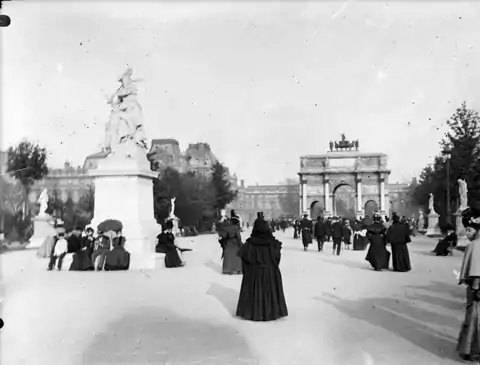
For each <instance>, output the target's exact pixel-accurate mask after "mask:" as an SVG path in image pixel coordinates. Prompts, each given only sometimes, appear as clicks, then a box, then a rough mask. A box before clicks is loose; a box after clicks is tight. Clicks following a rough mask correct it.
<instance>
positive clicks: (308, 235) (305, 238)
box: [302, 229, 313, 246]
mask: <svg viewBox="0 0 480 365" xmlns="http://www.w3.org/2000/svg"><path fill="white" fill-rule="evenodd" d="M312 242H313V239H312V232H311V231H310V230H309V229H302V243H303V245H304V246H308V245H310V244H311V243H312Z"/></svg>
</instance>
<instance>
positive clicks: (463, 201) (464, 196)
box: [457, 179, 468, 211]
mask: <svg viewBox="0 0 480 365" xmlns="http://www.w3.org/2000/svg"><path fill="white" fill-rule="evenodd" d="M457 182H458V194H459V195H460V208H459V210H461V211H463V210H465V209H467V208H468V187H467V183H466V182H465V180H463V179H458V180H457Z"/></svg>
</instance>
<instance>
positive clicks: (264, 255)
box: [236, 219, 288, 321]
mask: <svg viewBox="0 0 480 365" xmlns="http://www.w3.org/2000/svg"><path fill="white" fill-rule="evenodd" d="M281 249H282V243H281V242H280V241H278V240H277V239H275V237H274V236H273V234H272V232H271V231H270V227H269V224H268V223H267V222H266V221H265V220H264V219H257V220H256V221H255V223H254V224H253V230H252V234H251V236H250V238H248V239H247V241H246V242H245V244H244V245H243V246H242V248H241V249H240V251H239V252H238V255H239V256H240V258H241V259H242V267H243V278H242V286H241V288H240V294H239V297H238V305H237V313H236V314H237V316H238V317H242V318H244V319H247V320H250V321H274V320H276V319H278V318H281V317H286V316H287V315H288V310H287V303H286V301H285V295H284V293H283V283H282V275H281V273H280V268H279V265H280V258H281Z"/></svg>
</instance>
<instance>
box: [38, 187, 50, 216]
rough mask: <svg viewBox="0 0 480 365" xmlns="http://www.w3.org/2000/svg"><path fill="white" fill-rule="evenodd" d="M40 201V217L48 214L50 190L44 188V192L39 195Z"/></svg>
mask: <svg viewBox="0 0 480 365" xmlns="http://www.w3.org/2000/svg"><path fill="white" fill-rule="evenodd" d="M38 203H39V204H40V211H39V212H38V215H39V216H40V217H45V216H46V215H47V213H46V210H47V208H48V191H47V189H43V191H42V193H41V194H40V196H39V197H38Z"/></svg>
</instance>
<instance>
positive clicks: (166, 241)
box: [158, 220, 185, 268]
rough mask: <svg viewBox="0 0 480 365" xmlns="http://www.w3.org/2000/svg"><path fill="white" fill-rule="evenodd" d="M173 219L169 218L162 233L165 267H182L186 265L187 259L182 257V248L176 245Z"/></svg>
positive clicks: (160, 240) (160, 239)
mask: <svg viewBox="0 0 480 365" xmlns="http://www.w3.org/2000/svg"><path fill="white" fill-rule="evenodd" d="M172 230H173V221H172V220H168V221H167V222H166V223H165V228H164V229H163V232H162V233H161V234H160V238H159V240H158V241H159V243H160V242H161V243H162V245H163V246H164V247H165V267H168V268H174V267H182V266H184V265H185V261H184V260H183V258H182V253H181V251H180V249H179V248H178V247H177V245H175V236H174V234H173V232H172Z"/></svg>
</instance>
